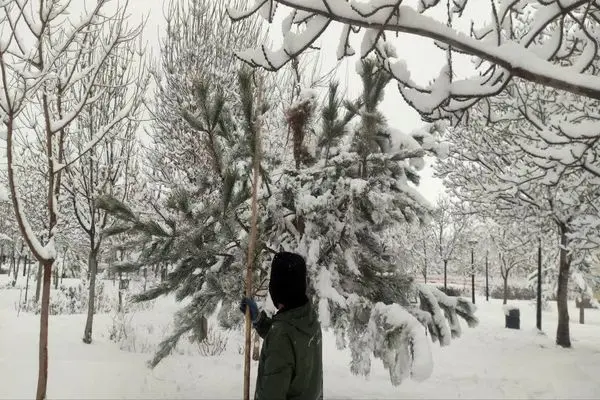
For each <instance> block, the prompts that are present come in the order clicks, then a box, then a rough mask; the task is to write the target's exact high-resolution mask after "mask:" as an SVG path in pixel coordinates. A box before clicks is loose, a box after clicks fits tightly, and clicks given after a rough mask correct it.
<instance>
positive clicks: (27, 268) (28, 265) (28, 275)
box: [23, 256, 31, 304]
mask: <svg viewBox="0 0 600 400" xmlns="http://www.w3.org/2000/svg"><path fill="white" fill-rule="evenodd" d="M25 270H27V280H26V281H25V304H27V292H28V291H29V277H30V276H31V264H28V263H27V256H25V265H23V271H25Z"/></svg>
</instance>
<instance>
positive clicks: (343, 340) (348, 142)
mask: <svg viewBox="0 0 600 400" xmlns="http://www.w3.org/2000/svg"><path fill="white" fill-rule="evenodd" d="M359 70H360V75H361V78H362V83H363V93H362V95H361V96H360V98H359V99H357V100H356V101H354V102H345V104H344V105H345V107H343V106H342V101H341V100H340V99H339V96H338V95H337V85H335V84H334V85H332V86H331V88H330V92H329V96H328V100H327V104H326V105H325V106H324V108H323V110H322V112H321V121H322V126H321V129H320V132H319V136H318V138H317V142H318V143H319V145H320V146H319V148H318V149H317V151H316V154H311V155H310V157H308V156H306V151H305V149H306V146H305V144H304V143H303V142H302V140H303V139H304V138H305V134H306V132H308V126H307V125H308V123H309V121H310V119H311V117H314V115H312V113H314V112H315V110H316V104H314V101H315V96H314V95H313V93H312V92H311V91H304V92H303V93H304V96H300V98H298V99H297V101H296V102H295V103H294V104H292V105H291V106H290V108H289V110H288V114H287V115H288V121H290V126H291V130H292V133H293V139H294V143H293V151H294V154H297V155H298V156H297V157H296V168H287V169H286V168H284V169H282V170H276V171H273V172H272V175H273V176H277V177H278V183H277V190H276V191H275V190H274V191H273V193H272V195H271V196H270V197H269V198H268V200H267V205H266V212H267V217H266V221H265V225H266V226H267V227H270V226H272V228H270V229H269V228H265V229H266V230H267V231H266V232H265V237H266V239H265V240H266V241H267V244H268V246H269V247H271V248H274V249H278V250H287V251H295V252H298V253H300V254H303V255H304V256H305V257H306V260H307V265H308V270H309V277H310V282H311V285H310V287H311V295H312V297H313V300H314V301H315V302H316V303H318V310H319V316H320V319H321V322H322V324H323V327H324V328H329V329H333V330H334V331H335V333H336V337H337V343H338V346H339V347H340V348H341V347H346V346H347V347H349V348H350V350H351V354H352V362H351V370H352V372H353V373H355V374H363V375H368V374H369V372H370V367H371V358H372V356H373V355H374V356H375V357H377V358H380V359H382V360H383V362H384V365H385V367H386V368H387V369H388V370H389V373H390V378H391V381H392V383H393V384H394V385H398V384H400V383H401V382H402V381H403V380H404V379H405V378H407V377H413V378H414V379H424V378H427V377H428V376H429V374H430V373H431V354H430V349H429V338H428V337H427V335H426V332H429V333H430V334H431V339H432V340H434V341H439V342H440V344H442V345H446V344H449V343H450V339H451V337H452V336H458V335H459V334H460V324H459V322H458V319H457V316H461V317H463V318H464V319H465V320H466V321H467V323H468V324H469V325H470V326H474V325H475V324H476V323H477V320H476V318H475V317H474V316H473V312H474V307H473V305H472V304H471V303H469V302H467V301H465V300H463V299H459V298H451V297H448V296H446V295H445V294H443V293H442V292H440V291H439V290H437V289H436V288H434V287H430V286H427V285H417V284H415V283H414V280H413V277H412V276H410V275H409V274H408V273H407V272H406V271H403V270H402V269H400V268H398V264H399V261H400V260H399V258H398V256H399V255H400V254H401V251H400V250H399V249H397V245H398V243H395V242H393V241H390V240H389V238H390V237H393V235H390V233H393V232H394V230H397V229H400V228H401V227H403V226H405V225H406V224H408V223H411V222H414V221H421V222H427V220H428V214H429V213H430V211H431V210H430V206H429V205H428V204H427V202H426V201H425V200H424V199H423V198H422V197H421V195H420V194H419V193H418V191H417V190H416V189H415V188H414V187H413V186H411V184H418V170H417V168H418V167H419V166H422V165H423V163H422V162H420V161H419V160H422V158H423V157H424V156H426V155H436V154H438V153H440V151H443V150H444V146H443V145H440V143H439V142H438V141H437V140H436V137H435V136H434V135H432V134H431V133H430V132H429V131H428V129H424V130H421V131H419V132H416V133H414V134H412V135H410V136H409V135H404V134H402V133H401V132H399V131H397V130H396V129H394V128H392V127H390V126H388V125H387V123H386V122H385V118H384V116H383V115H382V114H381V112H380V111H379V110H378V105H379V104H380V102H381V100H382V99H383V93H384V89H385V87H386V85H387V84H388V83H389V82H390V80H391V76H390V75H389V74H388V73H387V72H386V71H385V70H383V69H382V68H381V67H380V64H379V63H378V61H377V60H375V59H366V60H364V61H362V62H361V65H360V68H359ZM354 118H356V119H357V121H356V124H355V125H351V122H352V120H353V119H354ZM437 128H439V127H437V126H432V127H430V128H429V130H431V131H435V129H437ZM299 130H303V132H297V131H299ZM393 137H396V138H399V139H400V140H399V143H394V142H393V140H392V138H393ZM416 298H419V299H420V308H419V307H418V306H417V305H416V304H414V303H413V299H416ZM448 323H449V324H448ZM449 325H450V326H449ZM423 326H426V327H427V329H423Z"/></svg>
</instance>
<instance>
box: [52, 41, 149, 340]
mask: <svg viewBox="0 0 600 400" xmlns="http://www.w3.org/2000/svg"><path fill="white" fill-rule="evenodd" d="M142 51H143V49H141V48H139V46H137V45H136V44H135V42H128V43H126V44H125V45H123V46H120V47H119V48H118V49H116V50H115V51H114V52H112V53H111V54H110V55H109V56H108V58H107V61H106V62H105V64H104V68H103V69H102V70H101V71H100V73H99V84H100V85H102V86H103V87H105V88H107V90H103V93H102V94H101V95H100V96H99V97H98V99H97V101H95V102H93V103H91V104H88V105H86V106H85V107H84V109H83V110H82V112H81V113H80V114H79V117H78V118H77V119H76V120H75V121H74V124H73V127H74V128H75V129H76V131H77V132H78V136H76V137H74V139H73V141H72V146H71V147H72V148H70V149H68V150H66V152H67V153H69V152H71V153H73V154H81V153H84V152H85V148H84V146H86V144H87V143H88V142H89V141H91V140H93V139H94V137H96V136H97V135H98V134H99V132H100V130H101V129H104V127H105V126H106V124H107V123H109V122H110V121H112V120H113V119H114V118H115V117H116V116H117V115H118V113H119V112H120V111H121V109H122V108H123V107H124V106H125V105H126V104H127V103H129V102H132V103H133V104H134V106H133V107H132V108H131V111H130V115H129V118H128V119H124V120H122V121H121V122H119V123H118V124H115V125H114V126H113V127H112V128H111V130H110V131H109V132H108V133H107V135H106V136H105V138H104V139H103V140H101V141H100V142H99V143H97V144H96V146H94V147H93V148H92V149H90V150H89V151H87V152H85V155H84V156H82V157H81V160H80V162H78V163H77V164H74V165H73V166H71V167H70V168H68V170H67V174H66V177H65V179H64V180H63V182H64V186H63V187H64V189H65V191H66V192H67V193H68V197H69V200H70V202H71V204H72V211H73V213H74V216H75V219H76V220H77V223H78V224H79V228H80V229H81V230H82V231H83V232H84V233H85V235H86V236H87V240H88V244H89V252H88V275H89V296H88V298H89V300H88V313H87V319H86V324H85V329H84V334H83V342H84V343H88V344H89V343H91V342H92V327H93V320H94V304H95V297H96V295H95V293H96V292H95V290H96V275H97V272H98V261H99V257H100V254H101V248H102V244H103V236H102V231H103V230H104V229H105V228H107V227H108V226H109V217H108V215H107V214H106V212H105V211H103V210H100V209H98V208H96V206H95V201H96V199H97V198H98V196H103V195H110V196H113V197H117V198H119V199H121V200H125V199H126V198H127V197H128V195H129V194H130V192H131V187H132V186H131V185H130V181H131V180H133V179H134V177H133V174H134V173H135V172H136V165H137V154H136V151H135V149H136V148H137V146H138V142H137V138H136V130H137V128H138V126H139V124H140V119H139V118H140V114H141V107H140V106H141V104H142V103H141V102H142V100H143V98H142V95H143V92H137V93H135V97H134V98H131V97H128V96H129V95H130V93H129V91H128V90H127V85H128V84H129V83H132V82H135V84H136V86H138V87H145V86H146V85H147V83H148V74H147V72H146V68H145V63H144V60H143V58H142V57H143V53H142ZM98 56H103V54H102V53H101V52H96V53H89V54H87V55H86V59H85V61H84V62H82V63H80V68H82V69H85V68H87V66H88V65H93V64H94V63H95V62H96V57H98Z"/></svg>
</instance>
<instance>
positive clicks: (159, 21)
mask: <svg viewBox="0 0 600 400" xmlns="http://www.w3.org/2000/svg"><path fill="white" fill-rule="evenodd" d="M72 1H73V3H74V2H75V1H79V0H72ZM88 1H89V0H88ZM412 2H414V1H412ZM412 2H408V3H412ZM164 3H166V1H164V2H163V0H129V9H130V13H131V17H132V22H134V21H138V20H139V19H140V18H142V16H146V17H147V18H148V20H147V25H146V29H145V31H144V37H143V39H144V40H145V41H147V43H148V45H149V47H150V48H151V49H152V51H153V53H154V54H155V55H156V56H158V44H159V37H160V36H161V35H163V32H164V12H163V11H164V7H165V6H164ZM483 3H486V4H485V5H484V4H483ZM473 4H475V6H473ZM484 7H489V5H488V3H487V2H484V1H482V0H471V1H470V2H469V6H468V8H467V10H466V12H465V16H463V18H462V20H465V19H467V20H470V19H471V18H470V16H471V15H474V16H477V17H478V18H479V20H480V21H482V19H481V17H482V16H483V17H485V16H486V13H485V10H486V9H485V8H484ZM436 17H439V18H443V19H444V20H445V16H444V15H439V16H436ZM484 19H487V18H484ZM278 26H279V25H278V24H277V25H274V27H275V29H278ZM460 27H461V29H463V30H464V29H465V28H467V27H468V26H465V24H461V25H460ZM338 32H339V25H338V26H335V25H333V26H332V27H331V28H330V29H329V30H328V31H327V32H326V33H325V35H324V36H323V38H322V40H321V43H320V45H321V47H322V48H324V49H325V50H323V51H321V58H322V63H323V69H324V70H329V69H331V68H332V67H333V66H334V65H335V64H336V63H337V61H336V59H335V53H336V51H335V50H336V48H337V43H338V37H339V34H338ZM277 36H278V32H277V31H275V30H274V31H273V38H274V40H276V39H277ZM355 40H356V44H355V45H354V48H355V49H360V44H359V41H360V37H357V38H356V39H355ZM394 43H395V44H396V47H397V50H398V56H399V57H401V58H405V59H406V61H407V64H408V68H409V70H410V71H411V75H412V79H413V80H414V81H415V82H417V83H419V84H427V82H429V81H430V80H432V79H433V78H435V77H436V76H437V74H438V73H439V71H440V69H441V67H442V65H443V63H444V53H443V52H442V51H440V50H439V49H437V48H436V47H435V45H434V44H433V42H432V41H431V40H429V39H423V38H420V37H417V36H413V35H408V34H401V35H400V36H399V37H398V38H397V39H395V42H394ZM454 59H455V61H456V65H454V71H455V73H457V74H458V75H465V74H470V73H471V72H472V68H470V63H469V61H468V60H467V59H466V58H465V57H461V56H455V58H454ZM356 60H357V57H352V58H350V59H346V60H343V61H342V62H341V64H340V66H339V70H338V76H337V78H338V80H339V81H340V83H341V84H342V85H344V86H346V87H347V95H348V96H349V97H350V98H352V97H354V96H356V95H358V94H359V91H360V79H359V77H358V75H357V74H356V72H355V64H356ZM461 71H462V73H461ZM382 111H383V112H384V114H385V115H386V117H387V118H388V122H389V124H390V125H391V126H393V127H395V128H397V129H399V130H401V131H403V132H406V133H409V132H411V131H413V130H414V129H416V128H418V127H420V126H422V125H423V122H422V121H421V119H420V117H419V115H418V114H417V112H416V111H414V110H413V109H412V108H411V107H409V106H408V105H407V104H406V103H405V102H404V100H403V99H402V97H401V95H400V93H399V92H398V89H397V87H396V86H395V85H394V84H393V83H392V84H390V86H389V87H388V89H387V90H386V97H385V100H384V102H383V104H382ZM0 139H2V138H0ZM4 147H5V146H2V154H0V168H5V165H6V164H5V160H4V159H3V156H4V155H5V151H4ZM421 177H422V180H421V185H420V186H419V190H420V191H421V193H422V194H423V195H424V196H425V198H427V199H428V200H429V201H431V202H434V201H435V200H436V198H437V196H438V195H439V194H440V193H441V192H442V191H443V187H442V184H441V181H439V180H438V179H435V178H433V177H432V171H431V168H430V167H429V166H428V167H426V168H425V170H424V171H422V173H421Z"/></svg>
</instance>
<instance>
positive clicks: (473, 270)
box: [469, 239, 477, 304]
mask: <svg viewBox="0 0 600 400" xmlns="http://www.w3.org/2000/svg"><path fill="white" fill-rule="evenodd" d="M469 244H470V245H471V301H473V304H475V245H476V244H477V240H476V239H471V240H469Z"/></svg>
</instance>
